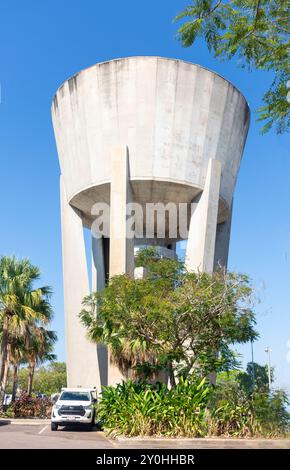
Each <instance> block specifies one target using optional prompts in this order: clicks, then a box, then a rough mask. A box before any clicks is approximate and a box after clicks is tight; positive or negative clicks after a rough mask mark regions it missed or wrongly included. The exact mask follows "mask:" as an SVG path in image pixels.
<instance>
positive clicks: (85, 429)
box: [58, 424, 101, 432]
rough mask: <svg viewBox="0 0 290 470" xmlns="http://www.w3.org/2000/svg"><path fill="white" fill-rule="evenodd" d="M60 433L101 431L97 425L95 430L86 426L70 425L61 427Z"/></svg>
mask: <svg viewBox="0 0 290 470" xmlns="http://www.w3.org/2000/svg"><path fill="white" fill-rule="evenodd" d="M58 431H63V432H75V431H76V432H99V431H101V429H100V428H99V426H98V425H95V426H94V427H93V428H89V427H87V426H86V425H81V424H69V425H67V426H60V427H59V428H58Z"/></svg>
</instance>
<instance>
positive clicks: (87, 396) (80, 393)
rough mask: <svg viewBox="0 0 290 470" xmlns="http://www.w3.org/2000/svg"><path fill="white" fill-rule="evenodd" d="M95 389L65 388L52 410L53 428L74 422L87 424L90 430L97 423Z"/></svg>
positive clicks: (53, 429)
mask: <svg viewBox="0 0 290 470" xmlns="http://www.w3.org/2000/svg"><path fill="white" fill-rule="evenodd" d="M94 394H95V390H92V389H87V388H63V389H62V390H61V393H60V396H59V398H58V399H57V401H56V402H55V403H54V405H53V407H52V411H51V430H52V431H57V429H58V426H68V425H72V424H82V425H86V426H87V427H88V428H89V429H90V430H91V429H92V428H93V426H94V424H95V403H96V401H97V400H96V398H95V396H94Z"/></svg>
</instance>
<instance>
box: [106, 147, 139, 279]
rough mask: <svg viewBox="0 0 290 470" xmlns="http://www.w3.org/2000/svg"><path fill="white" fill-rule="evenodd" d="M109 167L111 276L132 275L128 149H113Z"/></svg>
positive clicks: (132, 246)
mask: <svg viewBox="0 0 290 470" xmlns="http://www.w3.org/2000/svg"><path fill="white" fill-rule="evenodd" d="M111 158H112V163H111V165H112V166H111V204H110V208H111V210H110V276H115V275H119V274H124V273H127V274H129V275H131V276H133V275H134V239H132V238H131V239H128V237H127V224H126V220H127V217H126V215H127V214H126V208H127V203H129V202H132V190H131V185H130V180H129V178H130V173H129V159H128V148H127V146H125V145H120V146H118V147H114V148H113V150H112V157H111Z"/></svg>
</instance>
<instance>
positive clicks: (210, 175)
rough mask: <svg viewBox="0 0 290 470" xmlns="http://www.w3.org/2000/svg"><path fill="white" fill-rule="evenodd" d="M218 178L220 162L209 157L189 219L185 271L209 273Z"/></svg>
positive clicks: (216, 216) (214, 238) (217, 196)
mask: <svg viewBox="0 0 290 470" xmlns="http://www.w3.org/2000/svg"><path fill="white" fill-rule="evenodd" d="M220 179H221V163H220V162H219V161H218V160H215V159H210V160H209V163H208V168H207V175H206V180H205V186H204V190H203V192H202V194H201V196H200V197H199V200H198V203H197V205H196V208H195V210H194V212H193V213H192V215H191V220H190V226H189V234H188V242H187V250H186V260H185V263H186V266H187V269H188V270H189V271H202V272H208V273H211V272H213V268H214V255H215V241H216V230H217V220H218V205H219V191H220Z"/></svg>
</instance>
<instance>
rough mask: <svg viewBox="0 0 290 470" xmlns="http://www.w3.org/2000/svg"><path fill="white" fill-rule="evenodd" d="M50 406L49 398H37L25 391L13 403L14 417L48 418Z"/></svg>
mask: <svg viewBox="0 0 290 470" xmlns="http://www.w3.org/2000/svg"><path fill="white" fill-rule="evenodd" d="M51 408H52V403H51V401H50V399H49V398H38V397H34V396H29V395H27V394H26V393H23V394H22V395H20V397H19V399H18V400H16V401H15V402H14V403H13V412H14V417H15V418H50V415H51Z"/></svg>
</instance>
